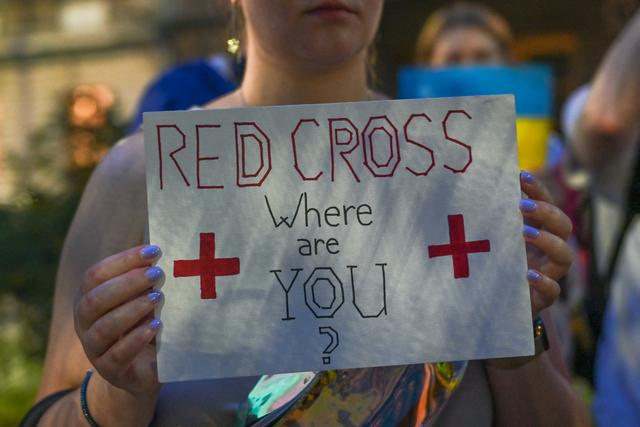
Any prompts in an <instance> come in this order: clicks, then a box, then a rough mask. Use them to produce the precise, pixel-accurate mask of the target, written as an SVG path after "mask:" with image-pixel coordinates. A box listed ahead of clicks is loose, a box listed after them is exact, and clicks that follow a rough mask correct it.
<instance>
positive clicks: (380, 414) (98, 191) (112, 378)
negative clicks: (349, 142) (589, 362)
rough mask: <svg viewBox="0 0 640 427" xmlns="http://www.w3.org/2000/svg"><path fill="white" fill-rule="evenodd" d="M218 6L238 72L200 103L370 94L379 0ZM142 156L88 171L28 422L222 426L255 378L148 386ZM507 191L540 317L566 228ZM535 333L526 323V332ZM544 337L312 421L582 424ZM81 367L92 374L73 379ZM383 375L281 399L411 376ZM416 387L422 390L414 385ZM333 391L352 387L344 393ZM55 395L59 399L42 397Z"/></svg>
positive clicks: (547, 209)
mask: <svg viewBox="0 0 640 427" xmlns="http://www.w3.org/2000/svg"><path fill="white" fill-rule="evenodd" d="M232 3H233V4H232V7H234V8H236V10H237V13H241V14H242V16H243V18H244V22H245V34H246V38H245V43H244V44H245V46H246V47H245V50H246V56H247V68H246V74H245V78H244V81H243V83H242V87H241V88H240V89H239V90H238V91H237V92H235V93H233V94H231V95H229V96H227V97H225V98H222V99H220V100H218V101H215V102H214V103H213V104H211V105H210V106H209V108H230V107H244V106H267V105H282V104H300V103H307V104H311V103H324V102H346V101H363V100H370V99H372V98H375V97H376V95H375V94H374V93H373V92H372V91H371V90H370V89H369V87H368V84H367V60H368V58H367V57H368V48H369V46H370V45H371V44H372V42H373V40H374V36H375V33H376V30H377V27H378V23H379V20H380V16H381V13H382V6H383V0H367V1H365V0H331V1H329V0H274V1H269V2H265V1H263V0H237V1H233V2H232ZM144 161H145V160H144V151H143V140H142V134H141V133H138V134H135V135H133V136H131V137H129V138H127V139H126V140H125V141H123V142H122V143H120V144H119V145H118V146H116V147H115V148H114V149H113V150H112V152H111V153H110V155H109V156H108V157H107V158H106V159H105V161H104V162H103V163H102V164H101V165H100V167H99V168H98V169H97V171H96V172H95V174H94V176H93V178H92V180H91V182H90V183H89V186H88V188H87V191H86V192H85V194H84V197H83V200H82V202H81V205H80V207H79V209H78V213H77V215H76V217H75V219H74V222H73V225H72V227H71V229H70V231H69V235H68V237H67V240H66V243H65V247H64V251H63V254H62V259H61V264H60V270H59V273H58V280H57V288H56V295H55V302H54V313H53V322H52V327H51V334H50V341H49V349H48V353H47V358H46V364H45V369H44V374H43V379H42V383H41V387H40V391H39V395H38V398H39V399H44V400H43V401H42V402H44V403H41V404H38V406H37V410H39V411H40V413H43V412H44V415H43V416H42V418H41V420H40V425H52V426H54V425H55V426H57V425H87V423H88V424H89V425H103V426H109V425H118V426H134V425H136V426H137V425H149V424H150V423H153V424H154V425H159V426H161V425H221V426H226V425H230V424H232V423H233V422H234V419H235V418H236V414H237V412H238V408H239V406H240V405H241V404H243V403H244V402H245V401H246V400H247V396H248V395H250V393H251V390H252V388H253V387H254V386H255V384H256V381H258V378H241V379H228V380H216V381H193V382H184V383H168V384H164V385H161V384H159V383H158V377H157V370H156V362H155V360H156V354H155V344H154V337H155V335H156V334H157V331H158V329H159V328H160V327H161V324H160V322H159V320H157V319H154V318H153V317H152V316H153V310H154V309H155V308H156V307H157V306H158V304H160V303H161V302H162V295H161V293H159V292H158V291H154V290H153V289H154V288H155V287H156V286H157V285H158V284H160V283H161V281H162V280H163V277H164V274H165V273H164V272H163V271H161V270H160V269H159V268H157V267H154V263H155V261H157V260H158V259H159V257H160V256H161V250H160V248H158V247H156V246H153V245H144V244H142V243H143V242H144V236H145V227H146V224H145V223H146V218H147V210H146V196H145V177H144ZM521 185H522V190H523V191H524V192H525V193H526V194H527V195H528V197H529V198H527V199H524V200H523V201H522V203H521V207H522V211H523V215H524V217H525V219H526V221H527V222H528V223H529V224H530V225H528V226H527V227H526V228H525V232H524V235H525V240H526V241H527V243H529V246H530V251H529V267H530V268H531V270H530V271H529V274H528V280H529V283H530V287H531V296H532V311H533V316H534V318H535V317H537V316H538V315H539V314H541V315H542V317H543V318H545V321H548V319H546V316H545V314H544V311H543V310H544V309H545V308H546V307H548V306H549V305H551V304H552V303H553V302H554V300H555V299H556V298H557V296H558V292H559V288H558V284H557V283H556V280H557V279H558V278H559V277H561V276H562V275H563V274H564V273H565V272H566V270H567V268H568V266H569V264H570V263H571V252H570V250H569V248H568V246H567V245H566V244H565V242H564V240H565V239H566V237H567V236H568V234H569V231H570V224H569V220H568V219H567V218H566V216H564V214H562V212H561V211H560V210H559V209H557V208H556V207H555V206H553V204H552V203H551V201H550V197H549V195H548V193H547V191H546V189H545V188H544V187H543V186H542V185H541V184H540V183H539V182H538V181H537V180H536V179H535V177H533V176H532V175H531V174H528V173H523V174H522V179H521ZM509 285H510V284H507V283H505V286H509ZM541 328H542V326H541V325H539V326H538V329H537V330H538V333H539V335H541V332H542V329H541ZM547 329H548V330H549V340H550V343H551V345H550V348H549V350H548V351H546V352H542V353H541V354H539V355H537V356H535V357H531V358H526V359H514V360H488V361H485V362H483V363H481V362H474V363H469V364H468V365H467V364H466V363H464V362H461V363H460V364H457V365H453V364H444V365H442V366H438V367H437V368H436V367H435V366H436V365H435V364H434V365H431V364H426V365H416V366H417V367H416V368H415V369H416V370H415V372H418V371H422V372H423V373H428V372H434V373H436V374H437V376H438V378H442V377H443V376H444V377H446V376H449V377H451V378H453V377H455V372H458V373H460V372H463V371H464V368H461V367H462V366H466V373H465V375H464V377H463V379H462V382H461V383H460V384H459V385H458V382H455V381H451V382H450V384H449V387H448V388H447V390H436V388H437V387H440V388H441V387H442V386H441V385H440V386H437V385H436V384H435V383H433V387H434V389H431V388H430V387H425V388H423V389H422V392H423V393H422V394H420V395H416V396H414V395H413V394H412V393H414V392H415V390H413V391H412V390H410V388H409V387H407V389H406V390H403V389H400V394H399V395H398V396H396V397H395V398H393V397H391V396H390V397H389V398H388V399H386V400H385V401H381V402H377V403H375V405H377V406H375V408H376V409H375V410H371V411H370V413H365V414H362V413H358V414H355V413H354V414H351V415H354V416H353V417H350V415H349V414H348V413H344V412H340V413H338V412H339V411H337V410H336V411H335V412H334V413H330V414H327V413H324V414H323V416H322V419H323V420H325V421H322V422H321V423H324V424H326V425H339V424H341V423H344V422H347V421H346V420H348V419H350V420H351V422H354V423H356V424H366V425H371V424H376V425H399V424H401V423H405V424H406V425H408V423H412V424H411V425H422V423H427V422H429V423H432V422H435V423H436V424H435V425H442V426H446V425H464V424H467V425H468V424H469V423H472V424H473V425H491V424H497V425H518V424H522V423H525V424H526V423H527V422H530V423H531V424H532V425H534V424H535V425H551V424H552V425H585V424H587V423H588V415H587V413H586V411H585V408H584V407H583V406H582V405H581V403H580V402H579V400H578V399H577V397H576V395H575V394H574V393H573V391H572V389H571V386H570V384H569V381H568V377H567V372H566V368H565V367H564V366H563V364H562V361H561V358H560V355H559V353H558V346H557V344H556V337H555V334H554V332H553V326H552V325H551V324H550V323H547ZM532 331H533V327H532ZM425 333H428V331H427V332H425ZM91 367H93V368H94V369H95V372H94V373H93V375H91V374H90V373H87V369H88V368H91ZM407 369H411V367H407ZM397 371H398V368H397V367H396V368H375V369H362V370H358V371H357V375H353V373H349V374H347V373H346V372H338V373H335V372H334V373H329V374H327V375H324V376H323V377H322V378H321V380H320V381H316V382H315V387H316V389H314V390H312V391H311V394H309V393H307V391H309V390H305V392H302V393H301V394H299V395H298V396H294V397H293V398H292V401H294V402H297V401H304V402H305V405H307V406H309V405H311V406H312V405H313V402H314V401H315V399H316V398H317V399H318V400H317V401H316V403H318V404H321V403H322V398H321V396H320V393H319V391H320V389H321V388H322V387H324V386H326V387H327V389H329V388H331V387H334V388H335V387H339V386H340V385H341V381H345V382H349V381H358V379H360V380H362V381H365V385H366V384H367V383H366V381H372V380H373V379H377V381H378V382H376V383H369V384H368V385H369V386H370V387H383V388H384V387H386V386H387V385H385V381H387V380H389V381H394V384H398V385H399V384H410V382H407V380H411V378H408V377H407V376H406V375H404V374H402V373H403V372H410V371H409V370H402V369H400V372H401V375H400V376H398V375H396V372H397ZM452 372H453V373H452ZM423 376H424V375H423ZM83 378H84V380H83ZM349 378H351V379H349ZM434 378H435V377H434ZM456 378H457V377H456ZM305 380H310V381H314V379H309V378H307V379H305ZM420 381H422V382H423V383H424V384H426V385H427V386H428V385H429V384H432V383H430V382H429V380H426V381H425V380H424V378H422V379H420ZM438 384H442V383H441V382H440V383H438ZM342 385H343V386H345V387H347V386H349V388H352V389H355V388H356V384H351V383H347V384H342ZM350 386H353V387H350ZM318 387H319V388H320V389H318ZM456 387H457V390H456V391H455V392H453V393H451V391H452V390H453V389H456ZM60 390H64V391H63V392H61V393H58V394H55V395H52V394H53V393H56V392H59V391H60ZM319 396H320V397H319ZM329 398H330V399H334V400H332V401H331V402H329V403H326V405H327V407H334V408H336V407H339V406H340V405H344V404H345V402H346V403H347V406H346V408H355V406H366V405H354V404H353V402H354V399H356V400H355V402H357V401H358V400H357V399H358V398H359V397H358V396H354V395H350V394H349V393H346V395H345V394H335V395H332V396H330V397H329ZM340 398H342V400H343V402H340V401H339V399H340ZM362 398H363V399H364V398H365V396H364V395H362ZM447 400H449V402H448V403H447V405H446V407H445V409H444V410H441V409H442V406H443V405H444V403H445V402H446V401H447ZM363 402H364V401H363ZM434 402H435V403H434ZM394 408H395V409H394ZM398 408H401V409H402V410H399V409H398ZM354 411H355V409H354ZM312 413H313V411H304V410H302V409H299V410H297V411H295V412H293V413H289V412H288V413H287V414H285V415H284V416H285V419H287V418H286V417H290V418H288V419H289V420H290V422H291V423H293V424H295V423H297V424H298V425H306V424H308V423H312V422H314V418H313V416H312V415H310V414H312ZM250 415H251V414H250ZM253 415H256V416H260V415H265V414H264V413H263V414H260V413H255V414H253ZM266 415H267V417H268V416H269V415H270V414H266ZM436 417H437V419H436ZM326 420H332V421H326ZM471 420H473V421H471ZM318 422H320V421H318Z"/></svg>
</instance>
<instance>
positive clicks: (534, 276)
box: [527, 270, 542, 282]
mask: <svg viewBox="0 0 640 427" xmlns="http://www.w3.org/2000/svg"><path fill="white" fill-rule="evenodd" d="M541 277H542V276H541V275H540V273H538V272H537V271H535V270H529V271H527V279H529V280H531V281H532V282H537V281H539V280H540V278H541Z"/></svg>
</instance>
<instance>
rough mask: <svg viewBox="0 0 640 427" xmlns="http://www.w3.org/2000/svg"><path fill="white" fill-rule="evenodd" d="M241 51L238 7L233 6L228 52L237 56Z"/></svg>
mask: <svg viewBox="0 0 640 427" xmlns="http://www.w3.org/2000/svg"><path fill="white" fill-rule="evenodd" d="M239 51H240V39H239V38H238V17H237V11H236V6H235V5H233V4H232V5H231V17H230V29H229V37H228V38H227V52H229V53H230V54H232V55H237V54H238V52H239Z"/></svg>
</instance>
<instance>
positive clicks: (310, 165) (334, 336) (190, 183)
mask: <svg viewBox="0 0 640 427" xmlns="http://www.w3.org/2000/svg"><path fill="white" fill-rule="evenodd" d="M514 120H515V116H514V102H513V97H512V96H485V97H469V98H455V99H438V100H414V101H373V102H366V103H344V104H327V105H303V106H281V107H269V108H246V109H231V110H194V111H188V112H164V113H149V114H146V115H145V125H144V128H145V146H146V159H147V160H146V162H147V193H148V204H149V232H150V239H151V241H152V242H153V243H155V244H158V245H160V246H161V247H162V249H163V252H164V255H163V257H162V259H161V260H160V262H159V266H160V267H161V268H163V269H164V271H165V272H166V276H167V277H166V281H165V283H164V284H163V286H162V291H163V292H164V294H165V300H164V304H163V306H162V307H161V309H160V310H159V311H160V317H161V319H162V321H163V325H164V326H163V329H162V331H161V333H160V335H159V338H158V367H159V376H160V380H161V381H163V382H166V381H177V380H189V379H202V378H220V377H233V376H245V375H256V374H273V373H283V372H298V371H317V370H325V369H344V368H356V367H371V366H384V365H398V364H410V363H420V362H425V361H445V360H465V359H479V358H492V357H508V356H522V355H530V354H532V353H533V342H532V334H531V313H530V302H529V293H528V292H529V291H528V286H527V284H526V280H525V271H526V261H525V250H524V242H523V239H522V217H521V215H520V212H519V209H518V202H519V199H520V188H519V181H518V175H519V171H518V167H517V154H516V142H515V141H516V135H515V126H514Z"/></svg>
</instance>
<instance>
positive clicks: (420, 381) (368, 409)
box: [240, 362, 467, 427]
mask: <svg viewBox="0 0 640 427" xmlns="http://www.w3.org/2000/svg"><path fill="white" fill-rule="evenodd" d="M466 367H467V362H443V363H433V364H431V363H427V364H419V365H406V366H390V367H383V368H367V369H350V370H342V371H324V372H318V373H312V372H305V373H297V374H280V375H269V376H264V377H262V378H261V379H260V381H259V382H258V383H257V384H256V386H255V387H254V389H253V390H252V392H251V393H250V395H249V400H248V410H247V413H246V416H245V417H244V418H243V419H242V420H241V422H240V425H244V426H255V427H261V426H287V427H321V426H322V427H325V426H337V425H339V426H354V427H355V426H385V427H386V426H411V427H426V426H430V425H432V423H433V422H434V420H435V418H436V416H437V414H438V413H439V412H440V410H441V409H442V407H443V406H444V404H445V403H446V402H447V400H448V399H449V397H450V396H451V394H452V393H453V391H454V390H455V389H456V388H457V387H458V385H459V384H460V381H461V380H462V377H463V375H464V372H465V369H466Z"/></svg>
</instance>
